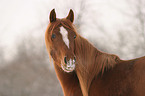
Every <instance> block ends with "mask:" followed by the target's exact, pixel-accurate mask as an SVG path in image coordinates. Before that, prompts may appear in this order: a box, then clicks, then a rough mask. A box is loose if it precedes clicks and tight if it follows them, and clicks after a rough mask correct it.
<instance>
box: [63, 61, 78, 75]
mask: <svg viewBox="0 0 145 96" xmlns="http://www.w3.org/2000/svg"><path fill="white" fill-rule="evenodd" d="M75 62H76V60H75V59H73V60H72V59H70V60H69V61H67V63H65V62H64V63H65V64H61V67H62V69H63V70H64V71H66V72H72V71H73V70H74V69H75Z"/></svg>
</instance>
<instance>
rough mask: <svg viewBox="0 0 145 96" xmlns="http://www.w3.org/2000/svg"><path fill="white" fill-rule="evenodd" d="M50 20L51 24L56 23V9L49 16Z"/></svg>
mask: <svg viewBox="0 0 145 96" xmlns="http://www.w3.org/2000/svg"><path fill="white" fill-rule="evenodd" d="M49 20H50V22H55V21H56V13H55V9H52V10H51V12H50V15H49Z"/></svg>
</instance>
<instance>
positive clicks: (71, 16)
mask: <svg viewBox="0 0 145 96" xmlns="http://www.w3.org/2000/svg"><path fill="white" fill-rule="evenodd" d="M66 19H68V20H70V21H71V22H72V23H73V21H74V12H73V10H72V9H70V11H69V14H68V16H67V17H66Z"/></svg>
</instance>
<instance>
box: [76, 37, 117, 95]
mask: <svg viewBox="0 0 145 96" xmlns="http://www.w3.org/2000/svg"><path fill="white" fill-rule="evenodd" d="M75 46H76V47H75V54H76V56H77V57H78V58H77V59H78V60H77V62H78V64H77V67H76V73H77V76H78V79H79V81H80V86H81V89H82V93H83V95H84V96H88V92H89V87H90V85H91V83H92V81H93V79H94V78H96V77H97V76H98V74H99V73H101V74H102V75H103V73H104V71H105V70H108V69H110V68H113V67H114V66H115V65H116V64H117V63H118V62H119V61H120V58H119V57H118V56H116V55H112V54H107V53H103V52H101V51H99V50H98V49H96V48H95V47H94V46H93V45H92V44H91V43H89V42H88V41H87V40H86V39H85V38H83V37H81V36H80V35H78V37H77V38H76V40H75Z"/></svg>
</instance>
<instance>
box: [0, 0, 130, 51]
mask: <svg viewBox="0 0 145 96" xmlns="http://www.w3.org/2000/svg"><path fill="white" fill-rule="evenodd" d="M64 1H65V2H64ZM80 1H81V0H0V25H1V26H0V44H1V45H3V46H4V48H5V49H8V50H9V51H11V49H12V48H13V47H14V46H15V44H16V43H17V41H19V40H21V39H20V38H21V37H23V36H25V35H29V34H33V35H34V34H35V35H36V36H39V35H40V34H41V36H44V33H45V29H46V26H47V24H48V14H49V12H50V11H51V10H52V9H53V8H55V10H56V14H57V17H59V18H62V17H66V16H67V14H68V12H69V9H73V10H74V13H75V18H77V14H78V12H79V6H80V3H81V2H80ZM84 1H85V7H86V9H85V12H84V14H83V17H82V20H83V22H84V23H85V24H84V25H82V26H81V31H82V32H81V33H82V35H83V36H84V37H85V38H90V37H91V38H94V39H96V38H97V39H96V40H99V39H100V40H102V41H103V40H105V39H106V38H108V37H106V36H110V37H111V40H110V42H113V41H117V38H118V37H117V30H118V28H120V29H121V28H123V27H124V26H126V24H127V23H128V22H129V21H130V19H129V18H128V17H127V16H124V15H123V14H122V13H121V12H124V11H126V10H129V6H128V5H127V4H126V2H125V0H84ZM128 12H129V11H128ZM92 22H97V23H96V24H100V25H101V26H103V29H104V30H105V32H106V33H105V35H104V33H102V32H99V31H98V30H97V28H96V25H94V23H92ZM97 26H98V25H97ZM37 28H38V29H39V33H37V32H35V30H37ZM34 29H35V30H34ZM37 34H38V35H37ZM108 42H109V41H108ZM111 44H112V46H115V44H114V45H113V43H111ZM114 48H115V47H114Z"/></svg>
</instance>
